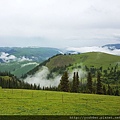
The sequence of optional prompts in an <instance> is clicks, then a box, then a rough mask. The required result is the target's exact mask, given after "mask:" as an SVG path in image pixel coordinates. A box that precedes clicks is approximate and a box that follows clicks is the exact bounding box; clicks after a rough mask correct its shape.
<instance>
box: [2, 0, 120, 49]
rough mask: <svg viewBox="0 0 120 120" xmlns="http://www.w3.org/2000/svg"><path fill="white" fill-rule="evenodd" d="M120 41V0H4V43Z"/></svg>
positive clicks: (95, 43)
mask: <svg viewBox="0 0 120 120" xmlns="http://www.w3.org/2000/svg"><path fill="white" fill-rule="evenodd" d="M110 43H120V0H0V46H42V47H45V46H46V47H81V46H101V45H104V44H110Z"/></svg>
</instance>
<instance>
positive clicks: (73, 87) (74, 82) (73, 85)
mask: <svg viewBox="0 0 120 120" xmlns="http://www.w3.org/2000/svg"><path fill="white" fill-rule="evenodd" d="M75 84H76V80H75V72H74V75H73V84H72V92H75V91H76V90H75V89H76V87H75Z"/></svg>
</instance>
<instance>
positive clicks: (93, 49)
mask: <svg viewBox="0 0 120 120" xmlns="http://www.w3.org/2000/svg"><path fill="white" fill-rule="evenodd" d="M66 50H67V51H71V50H73V51H76V52H80V53H85V52H104V53H108V54H113V55H120V49H114V50H110V49H108V47H98V46H93V47H80V48H75V47H69V48H67V49H66Z"/></svg>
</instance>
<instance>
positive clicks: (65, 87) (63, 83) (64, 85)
mask: <svg viewBox="0 0 120 120" xmlns="http://www.w3.org/2000/svg"><path fill="white" fill-rule="evenodd" d="M69 90H70V89H69V80H68V73H67V72H65V73H64V74H63V76H62V77H61V80H60V91H64V92H68V91H69Z"/></svg>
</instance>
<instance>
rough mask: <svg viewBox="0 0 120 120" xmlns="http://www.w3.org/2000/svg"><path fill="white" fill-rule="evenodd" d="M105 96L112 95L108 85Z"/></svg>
mask: <svg viewBox="0 0 120 120" xmlns="http://www.w3.org/2000/svg"><path fill="white" fill-rule="evenodd" d="M107 95H112V91H111V87H110V86H109V84H108V90H107Z"/></svg>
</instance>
